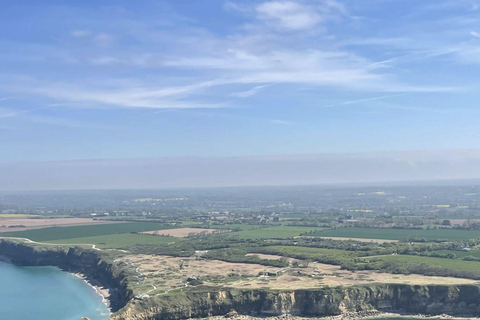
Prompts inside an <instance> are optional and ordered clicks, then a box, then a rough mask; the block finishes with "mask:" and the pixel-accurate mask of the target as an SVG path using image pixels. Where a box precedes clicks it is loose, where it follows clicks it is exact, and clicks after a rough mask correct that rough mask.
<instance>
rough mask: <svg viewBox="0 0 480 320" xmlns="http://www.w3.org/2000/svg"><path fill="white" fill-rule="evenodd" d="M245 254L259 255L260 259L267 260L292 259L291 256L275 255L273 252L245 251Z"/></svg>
mask: <svg viewBox="0 0 480 320" xmlns="http://www.w3.org/2000/svg"><path fill="white" fill-rule="evenodd" d="M246 255H247V256H257V257H259V258H260V259H267V260H279V259H282V258H283V259H288V260H293V259H291V258H288V257H284V256H277V255H274V254H263V253H247V254H246Z"/></svg>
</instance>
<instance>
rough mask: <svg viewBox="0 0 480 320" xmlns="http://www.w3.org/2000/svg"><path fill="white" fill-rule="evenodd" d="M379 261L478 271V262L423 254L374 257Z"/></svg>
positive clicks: (479, 266)
mask: <svg viewBox="0 0 480 320" xmlns="http://www.w3.org/2000/svg"><path fill="white" fill-rule="evenodd" d="M365 259H366V260H372V259H371V258H365ZM374 259H375V260H381V261H396V262H404V263H413V264H426V265H428V266H430V267H436V268H443V269H452V270H465V271H475V272H479V271H480V262H475V261H465V260H459V259H445V258H434V257H423V256H409V255H388V256H381V257H376V258H374Z"/></svg>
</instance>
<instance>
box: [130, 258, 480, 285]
mask: <svg viewBox="0 0 480 320" xmlns="http://www.w3.org/2000/svg"><path fill="white" fill-rule="evenodd" d="M268 256H269V258H272V256H270V255H262V258H267V257H268ZM273 257H277V256H273ZM126 260H128V262H129V263H134V264H135V265H136V266H138V267H139V271H140V272H141V273H142V274H143V275H144V276H146V283H145V284H148V285H149V286H153V285H154V286H155V287H156V288H157V289H155V290H154V291H152V292H151V294H161V293H164V292H166V291H168V290H170V289H173V288H179V287H183V286H185V283H187V282H188V281H187V279H188V278H190V277H195V278H196V277H199V278H200V280H201V281H203V283H204V284H206V285H211V286H217V287H234V288H270V289H278V290H296V289H314V288H321V287H324V286H332V287H333V286H353V285H359V284H369V283H401V284H411V285H440V284H442V285H448V284H452V285H453V284H456V285H458V284H474V283H478V281H475V280H470V279H461V278H451V277H433V276H422V275H397V274H389V273H378V272H374V271H358V272H351V271H347V270H341V269H340V266H334V265H328V264H322V263H310V264H309V265H308V267H306V268H293V267H287V268H275V267H269V266H263V265H259V264H246V263H230V262H223V261H218V260H207V259H202V258H200V257H189V258H175V257H170V256H154V255H132V256H128V258H127V259H126ZM265 274H271V275H273V274H279V275H278V276H266V275H265Z"/></svg>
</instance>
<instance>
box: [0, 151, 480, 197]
mask: <svg viewBox="0 0 480 320" xmlns="http://www.w3.org/2000/svg"><path fill="white" fill-rule="evenodd" d="M475 178H480V150H456V151H408V152H382V153H356V154H323V155H288V156H287V155H285V156H261V157H234V158H196V157H183V158H156V159H120V160H114V159H109V160H78V161H59V162H28V163H27V162H26V163H2V164H0V190H5V191H9V190H66V189H141V188H143V189H146V188H181V187H223V186H278V185H315V184H336V183H361V182H367V183H372V182H388V181H421V180H450V179H475Z"/></svg>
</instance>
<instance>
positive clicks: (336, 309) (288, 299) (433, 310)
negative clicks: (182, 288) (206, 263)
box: [111, 284, 480, 320]
mask: <svg viewBox="0 0 480 320" xmlns="http://www.w3.org/2000/svg"><path fill="white" fill-rule="evenodd" d="M232 309H233V310H236V311H237V312H238V313H239V314H245V315H257V316H272V315H281V314H285V313H288V314H293V315H302V316H312V317H313V316H333V315H340V314H342V313H351V312H365V311H390V312H392V311H396V312H404V313H410V314H429V315H438V314H449V315H452V316H478V315H480V288H479V287H478V286H474V285H464V286H410V285H388V284H385V285H372V286H368V287H366V286H362V287H349V288H325V289H318V290H296V291H292V292H269V291H262V290H235V289H233V290H229V291H216V292H215V291H197V292H186V293H178V294H176V295H175V296H158V297H153V298H150V299H147V300H143V301H132V302H131V303H129V304H128V305H127V306H126V307H125V308H123V309H122V310H120V311H119V312H117V313H116V314H114V315H113V316H112V318H111V319H112V320H157V319H164V320H173V319H187V318H196V317H207V316H212V315H224V314H226V313H228V312H229V311H230V310H232Z"/></svg>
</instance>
